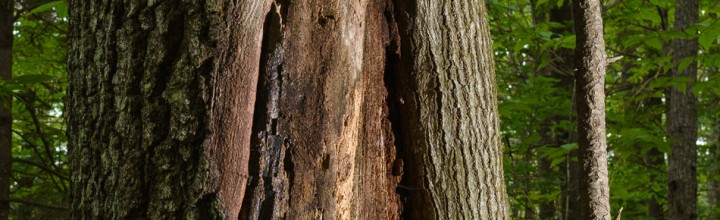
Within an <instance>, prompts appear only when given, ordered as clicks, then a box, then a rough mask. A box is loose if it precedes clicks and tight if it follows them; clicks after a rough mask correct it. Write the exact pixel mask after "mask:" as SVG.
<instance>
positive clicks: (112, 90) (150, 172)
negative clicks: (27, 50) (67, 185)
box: [67, 0, 269, 219]
mask: <svg viewBox="0 0 720 220" xmlns="http://www.w3.org/2000/svg"><path fill="white" fill-rule="evenodd" d="M267 3H269V2H266V1H233V2H225V1H222V2H214V1H200V2H196V1H179V0H175V1H162V2H155V1H151V2H139V1H80V0H75V1H69V9H70V15H71V17H70V27H71V30H70V31H69V39H70V41H69V42H70V46H69V48H70V51H69V63H68V65H69V70H70V71H69V80H68V81H69V89H68V97H69V98H68V105H67V106H68V137H69V158H70V159H69V160H70V166H71V170H72V173H71V182H72V192H71V197H72V206H71V218H73V219H120V218H122V219H137V218H151V219H166V218H187V219H229V218H236V217H237V216H238V211H239V209H240V205H241V201H242V198H243V193H244V186H245V179H246V177H247V158H248V153H249V152H248V151H249V148H248V147H249V142H250V140H249V139H250V136H249V135H250V131H251V130H250V127H251V123H252V116H253V104H254V102H255V100H254V99H255V95H254V94H255V89H256V83H257V75H258V63H259V57H260V44H261V39H262V33H263V32H262V24H263V19H264V15H265V13H266V11H267V8H268V7H269V4H267Z"/></svg>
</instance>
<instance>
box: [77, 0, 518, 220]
mask: <svg viewBox="0 0 720 220" xmlns="http://www.w3.org/2000/svg"><path fill="white" fill-rule="evenodd" d="M135 4H136V3H126V4H118V3H108V4H103V3H93V2H85V4H81V3H80V2H71V6H70V8H71V9H73V11H71V15H73V17H72V19H71V26H72V27H73V30H71V31H70V33H73V34H74V35H72V36H71V42H72V44H71V51H70V56H71V59H70V60H71V61H70V70H71V75H70V94H69V96H70V100H69V104H68V107H69V110H70V111H69V123H70V125H69V131H68V133H69V136H70V150H71V151H70V155H71V161H72V168H73V174H72V180H73V193H72V198H73V207H72V209H73V217H74V218H170V217H177V218H191V219H197V218H202V219H205V218H210V217H214V218H235V216H238V214H237V213H236V211H237V208H239V204H238V203H237V202H239V201H241V200H242V202H243V206H242V208H241V210H240V214H239V217H240V218H241V219H275V218H298V219H318V218H320V219H322V218H334V219H356V218H357V219H398V218H400V217H401V214H402V208H403V207H407V209H405V210H408V212H407V213H409V214H408V216H410V217H416V218H418V217H423V218H432V217H433V216H435V217H436V218H453V217H460V216H464V217H467V218H471V217H472V218H480V217H482V218H486V219H497V218H503V219H504V218H506V212H507V205H506V202H505V201H506V195H505V191H504V181H503V178H502V155H501V154H500V147H499V142H498V140H497V139H498V133H497V132H498V124H497V123H498V120H497V104H496V103H495V98H496V97H495V96H496V94H495V91H496V89H495V82H494V72H493V69H492V67H493V65H492V49H491V48H492V47H491V44H490V36H489V32H488V30H489V28H488V24H487V15H486V12H485V9H484V7H483V6H484V4H483V3H482V2H474V1H473V2H469V3H468V2H465V3H461V4H459V5H454V6H453V5H449V3H447V4H446V5H445V6H446V7H445V9H440V8H438V7H437V6H436V5H428V2H422V3H420V4H418V5H417V7H415V5H413V7H412V8H411V7H404V8H402V10H398V11H397V12H396V10H395V9H394V7H393V4H392V3H391V2H388V1H387V0H364V1H356V2H351V3H347V2H342V1H335V0H324V1H299V2H292V3H290V2H289V1H285V0H276V1H274V2H273V1H267V2H260V3H251V2H241V3H240V5H232V4H230V5H194V4H191V3H178V2H172V1H171V2H162V3H155V5H144V4H140V5H135ZM403 6H405V5H403ZM470 9H472V10H470ZM476 9H479V11H477V10H476ZM450 10H451V11H450ZM402 12H411V13H412V14H413V16H411V17H403V19H404V20H403V21H404V22H405V23H402V24H404V25H403V26H402V27H403V30H404V31H406V32H404V34H403V35H402V36H404V37H406V38H408V36H412V37H411V38H408V39H407V40H406V41H407V42H405V40H403V41H402V42H404V43H403V44H405V47H404V48H403V49H401V48H400V42H401V41H400V38H401V35H400V34H399V32H398V24H397V23H396V21H395V14H402V15H406V13H402ZM441 12H443V13H445V14H447V13H450V15H448V16H449V17H447V20H448V22H453V23H452V26H447V27H437V26H432V28H433V29H430V30H429V31H428V32H412V31H418V30H423V29H410V28H409V27H410V26H408V25H407V24H408V23H407V21H413V23H415V24H420V25H421V26H422V27H426V26H428V25H429V24H428V23H429V21H433V20H434V19H436V14H439V13H441ZM236 16H239V17H236ZM415 16H417V17H415ZM465 23H472V24H473V26H471V27H464V25H463V24H465ZM226 24H227V25H229V27H226V26H224V25H226ZM448 24H449V23H448ZM428 27H429V26H428ZM458 28H462V29H459V30H458ZM232 31H237V32H232ZM448 31H453V32H454V33H453V35H447V36H443V37H442V42H445V43H448V45H445V44H442V43H441V42H440V41H435V40H434V38H429V37H430V36H428V35H427V34H432V36H438V34H439V33H445V32H448ZM409 34H411V35H409ZM465 37H468V39H464V38H465ZM456 39H458V40H461V41H457V40H456ZM410 42H414V43H412V44H411V43H410ZM425 42H432V43H434V45H432V50H433V52H432V54H431V53H430V51H429V50H427V48H425V49H424V50H422V51H416V49H413V48H419V46H422V45H424V43H425ZM468 50H474V51H478V52H481V53H482V54H481V55H479V56H473V55H474V53H470V52H468ZM401 51H403V53H404V54H406V56H404V57H402V56H401V55H400V53H401ZM415 54H417V55H415ZM426 59H432V60H434V61H435V62H457V63H452V65H453V67H452V68H450V69H445V67H444V66H448V67H449V65H451V63H443V64H442V65H443V66H436V68H437V69H435V70H434V71H431V70H429V69H427V67H428V66H423V65H411V64H421V63H423V62H424V61H425V60H426ZM396 71H397V72H396ZM412 72H419V73H423V74H427V75H429V74H433V75H436V76H437V78H434V77H433V78H432V79H428V78H423V77H425V76H418V77H419V78H414V77H416V76H415V75H411V73H412ZM231 73H239V74H231ZM475 73H480V74H475ZM255 80H257V81H255ZM428 80H432V81H428ZM409 81H412V82H417V83H415V84H413V87H410V86H409V85H408V84H406V82H409ZM256 82H257V83H256ZM453 82H460V83H467V84H466V86H461V87H460V86H459V85H458V87H459V88H456V89H455V87H453V85H452V83H453ZM436 83H439V84H438V87H437V88H436V87H435V84H436ZM440 84H442V86H440ZM477 85H480V86H481V87H480V88H476V87H475V86H477ZM256 91H257V93H256ZM440 91H443V92H442V93H440ZM429 92H435V93H433V94H432V96H431V97H430V98H428V97H425V96H424V95H423V94H426V93H429ZM256 95H257V98H256ZM415 100H419V101H421V102H420V103H418V102H417V101H415ZM435 100H449V101H445V102H447V103H442V102H438V103H436V102H435ZM451 102H452V103H451ZM455 102H458V103H455ZM253 103H255V105H253ZM455 104H457V106H456V107H455ZM406 106H415V107H417V108H406ZM426 106H429V107H426ZM419 107H423V109H420V108H419ZM252 111H254V113H253V112H252ZM405 113H412V116H411V117H407V116H406V115H405ZM253 115H254V118H253V119H252V120H253V121H252V123H251V121H250V119H251V117H252V116H253ZM251 124H252V126H250V125H251ZM393 124H395V126H394V127H393ZM439 125H441V126H442V127H438V126H439ZM460 126H463V127H464V126H467V128H462V127H460ZM416 128H417V129H422V132H420V131H416V130H411V129H416ZM396 136H397V137H399V138H402V140H401V141H398V142H396V141H395V137H396ZM453 137H455V138H457V139H453ZM233 138H234V139H233ZM441 138H442V139H444V140H442V141H440V139H441ZM411 141H415V142H411ZM105 145H107V146H105ZM248 145H249V146H250V147H251V150H250V151H249V152H248V151H245V148H244V147H246V146H248ZM478 145H479V147H473V146H478ZM133 146H138V147H134V148H133ZM400 150H402V153H403V154H404V155H399V153H401V152H399V151H400ZM450 151H452V154H450V153H447V152H450ZM413 152H421V153H419V154H414V153H413ZM246 153H247V154H246ZM247 155H249V160H250V163H249V164H248V166H249V171H248V174H249V181H247V186H248V187H247V189H244V188H243V186H244V184H245V182H244V180H243V179H242V178H241V177H242V174H244V172H245V170H243V168H244V167H243V166H242V165H244V164H243V163H244V162H245V161H244V160H243V159H244V157H246V156H247ZM431 156H432V159H431V158H430V157H431ZM431 161H435V164H429V163H427V162H431ZM441 163H450V164H449V165H448V166H445V165H443V164H441ZM234 165H237V166H234ZM418 169H427V170H428V172H427V173H418V171H417V170H418ZM430 169H432V170H430ZM408 170H411V171H410V173H411V174H408V173H409V172H408ZM456 171H457V172H456ZM235 174H237V176H235ZM455 174H462V179H456V178H455ZM401 178H405V179H407V180H406V183H404V184H399V182H400V179H401ZM413 180H421V182H422V183H420V182H413ZM418 183H420V184H423V183H425V184H424V185H420V186H419V185H418ZM429 183H433V184H437V186H435V185H429V186H427V187H426V186H425V185H427V184H429ZM241 184H242V185H241ZM243 191H244V192H246V194H247V195H248V196H247V197H245V199H244V200H243V197H242V195H243V193H242V192H243ZM398 192H399V193H398ZM429 193H430V194H429ZM401 196H402V197H401ZM421 196H422V197H421ZM424 196H427V197H424ZM418 198H420V199H422V198H425V199H427V200H415V199H418ZM418 201H419V202H418ZM422 201H428V203H422ZM448 201H449V202H452V204H450V205H451V206H444V205H445V202H448ZM404 203H406V204H404ZM407 204H413V205H407ZM416 204H428V206H417V205H416ZM433 208H435V209H437V210H436V212H433ZM423 210H429V211H430V212H433V213H437V215H427V216H423V215H418V212H422V211H423Z"/></svg>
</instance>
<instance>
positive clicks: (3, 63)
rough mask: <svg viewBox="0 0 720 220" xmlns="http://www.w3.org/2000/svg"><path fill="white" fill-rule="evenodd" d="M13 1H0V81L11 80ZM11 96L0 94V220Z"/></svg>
mask: <svg viewBox="0 0 720 220" xmlns="http://www.w3.org/2000/svg"><path fill="white" fill-rule="evenodd" d="M14 9H15V1H12V0H2V1H0V80H10V79H11V78H12V46H13V23H14V21H15V19H14V17H13V16H14ZM11 170H12V96H10V94H0V220H5V219H8V217H9V215H10V201H9V200H10V184H11V182H12V172H11Z"/></svg>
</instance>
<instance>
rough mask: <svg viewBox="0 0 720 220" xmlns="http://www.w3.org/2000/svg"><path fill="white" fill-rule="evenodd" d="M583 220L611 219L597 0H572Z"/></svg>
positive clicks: (602, 47) (603, 61) (602, 44)
mask: <svg viewBox="0 0 720 220" xmlns="http://www.w3.org/2000/svg"><path fill="white" fill-rule="evenodd" d="M573 13H574V18H575V34H576V37H577V38H576V39H577V40H576V46H575V68H576V73H575V83H576V84H575V88H576V97H577V100H576V102H577V112H578V162H579V164H580V181H579V193H580V218H581V219H606V220H610V187H609V180H608V171H607V157H608V155H607V141H606V137H605V88H604V85H605V68H606V65H607V63H606V58H605V40H604V39H603V21H602V17H601V13H602V8H601V5H600V1H598V0H578V1H573Z"/></svg>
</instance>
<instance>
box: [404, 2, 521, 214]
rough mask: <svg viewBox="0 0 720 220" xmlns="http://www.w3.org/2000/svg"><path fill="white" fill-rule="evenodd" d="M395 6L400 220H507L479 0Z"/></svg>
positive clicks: (492, 80) (484, 20)
mask: <svg viewBox="0 0 720 220" xmlns="http://www.w3.org/2000/svg"><path fill="white" fill-rule="evenodd" d="M397 4H398V5H397V8H398V12H397V13H396V15H398V24H399V27H400V33H401V39H402V41H401V45H402V46H401V56H400V60H399V63H398V67H397V68H398V69H397V73H396V76H395V77H394V79H395V85H396V86H397V94H396V97H394V98H395V99H396V100H397V101H398V102H397V103H396V104H398V105H397V106H398V110H399V113H400V116H399V118H400V119H401V123H400V124H399V126H400V129H399V130H400V132H399V133H400V134H401V135H400V137H398V140H399V142H400V143H399V144H398V146H402V147H400V148H399V152H400V153H399V155H401V157H402V160H403V161H404V164H405V166H404V167H405V169H404V172H405V174H404V176H403V182H402V185H403V187H402V188H400V189H399V190H400V192H401V194H402V195H403V196H404V197H405V199H406V201H407V202H406V204H405V210H406V212H405V213H404V214H403V217H405V218H408V219H425V218H433V219H460V218H465V219H507V218H508V214H509V213H508V211H509V210H508V207H507V196H506V194H505V182H504V180H503V173H502V172H503V169H502V149H501V146H500V142H499V126H498V113H497V103H496V102H497V101H496V84H495V75H494V66H493V56H492V41H491V38H490V33H489V27H488V19H487V11H486V7H485V3H484V1H481V0H480V1H478V0H464V1H444V0H442V1H437V0H432V1H430V0H418V1H409V2H408V1H397Z"/></svg>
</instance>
